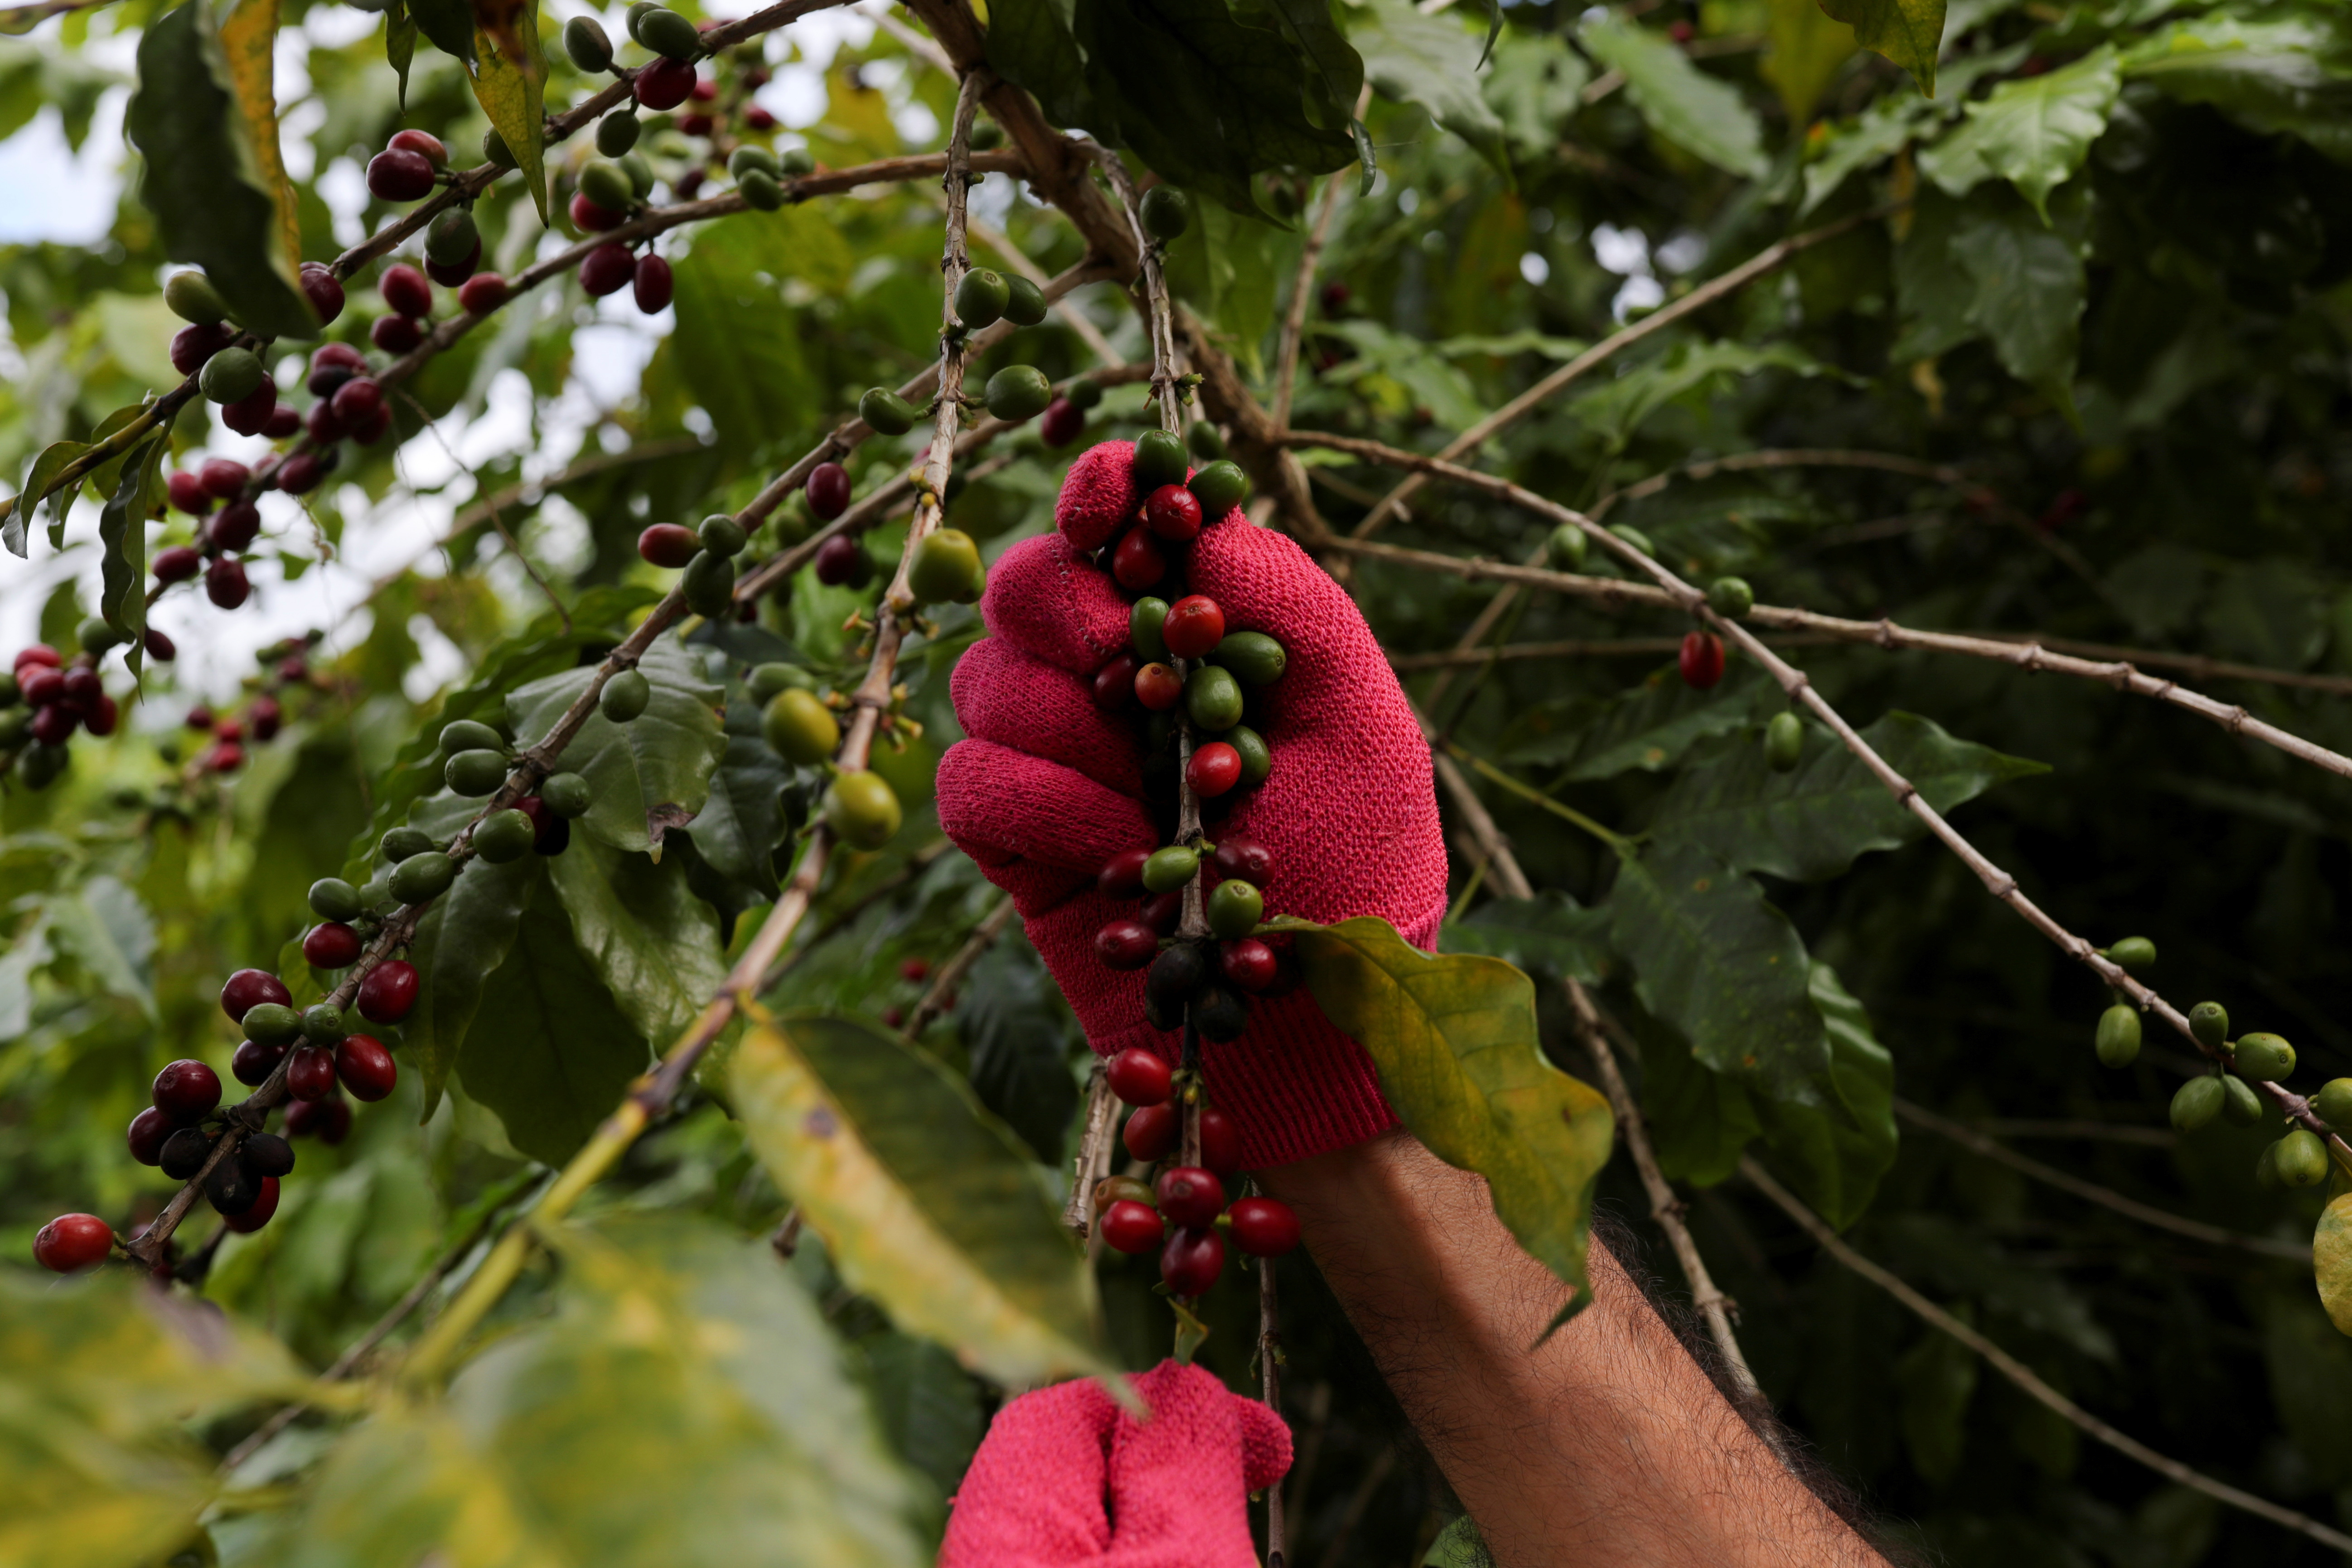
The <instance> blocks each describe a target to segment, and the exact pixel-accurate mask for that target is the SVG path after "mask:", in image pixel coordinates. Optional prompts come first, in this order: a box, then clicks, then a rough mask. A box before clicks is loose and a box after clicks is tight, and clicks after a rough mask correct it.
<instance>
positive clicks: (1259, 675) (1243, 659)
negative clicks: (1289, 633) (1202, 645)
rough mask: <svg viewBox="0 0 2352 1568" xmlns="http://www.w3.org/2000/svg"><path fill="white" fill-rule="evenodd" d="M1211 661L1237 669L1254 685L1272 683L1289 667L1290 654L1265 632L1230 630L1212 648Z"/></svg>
mask: <svg viewBox="0 0 2352 1568" xmlns="http://www.w3.org/2000/svg"><path fill="white" fill-rule="evenodd" d="M1209 662H1210V663H1211V664H1214V665H1219V666H1222V667H1223V668H1226V669H1230V670H1232V671H1233V672H1234V677H1235V678H1236V679H1240V680H1244V681H1246V682H1248V683H1249V684H1250V685H1252V686H1272V685H1273V684H1274V683H1275V682H1276V681H1277V680H1280V679H1282V672H1283V671H1284V670H1285V669H1286V668H1289V664H1290V656H1289V655H1288V654H1286V653H1285V652H1283V650H1282V645H1281V644H1280V643H1278V642H1276V641H1275V640H1274V639H1273V638H1272V637H1268V636H1266V635H1265V633H1264V632H1227V633H1226V634H1225V635H1224V636H1223V637H1222V638H1221V639H1219V641H1218V643H1217V646H1216V647H1213V648H1211V649H1210V650H1209Z"/></svg>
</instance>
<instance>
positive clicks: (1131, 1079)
mask: <svg viewBox="0 0 2352 1568" xmlns="http://www.w3.org/2000/svg"><path fill="white" fill-rule="evenodd" d="M1104 1074H1105V1077H1106V1078H1107V1079H1108V1082H1109V1084H1110V1088H1111V1092H1112V1093H1114V1094H1116V1095H1118V1097H1119V1099H1120V1100H1124V1101H1125V1102H1126V1103H1127V1104H1129V1105H1131V1106H1133V1107H1135V1110H1134V1112H1133V1114H1131V1115H1130V1116H1129V1117H1128V1119H1127V1126H1126V1127H1125V1129H1124V1130H1123V1131H1121V1133H1120V1139H1121V1142H1124V1143H1125V1144H1126V1145H1127V1152H1129V1154H1130V1155H1132V1156H1134V1157H1135V1158H1136V1159H1138V1160H1140V1161H1143V1162H1145V1163H1150V1164H1159V1165H1160V1171H1159V1173H1158V1176H1157V1178H1156V1179H1155V1180H1153V1181H1151V1182H1150V1183H1145V1182H1143V1181H1139V1180H1138V1179H1137V1178H1135V1177H1132V1176H1111V1177H1108V1178H1106V1179H1105V1180H1103V1181H1101V1182H1099V1183H1097V1184H1096V1186H1095V1190H1094V1194H1093V1202H1094V1213H1095V1223H1096V1224H1097V1226H1100V1227H1101V1231H1102V1238H1103V1240H1104V1242H1105V1243H1106V1244H1108V1246H1110V1247H1113V1248H1115V1249H1117V1250H1118V1251H1120V1252H1126V1253H1141V1252H1149V1251H1150V1250H1151V1249H1153V1248H1154V1247H1158V1248H1159V1249H1160V1278H1161V1279H1163V1280H1165V1281H1166V1282H1167V1285H1168V1289H1169V1291H1170V1293H1171V1294H1172V1295H1175V1296H1179V1297H1183V1298H1188V1299H1189V1298H1192V1297H1195V1296H1198V1295H1200V1294H1201V1293H1202V1292H1203V1291H1205V1290H1207V1289H1209V1287H1210V1286H1212V1285H1213V1284H1215V1283H1216V1280H1217V1276H1218V1274H1219V1273H1221V1272H1222V1271H1223V1268H1224V1263H1225V1238H1226V1237H1227V1236H1228V1235H1230V1236H1231V1237H1232V1238H1233V1243H1234V1246H1236V1247H1240V1248H1241V1249H1242V1251H1244V1252H1245V1253H1248V1254H1249V1255H1250V1256H1251V1257H1253V1258H1279V1257H1280V1256H1282V1255H1283V1254H1284V1253H1286V1252H1288V1251H1289V1250H1290V1249H1291V1248H1293V1247H1297V1245H1298V1216H1297V1215H1295V1214H1293V1213H1292V1212H1291V1211H1290V1208H1289V1205H1286V1204H1283V1203H1281V1202H1279V1201H1277V1200H1276V1199H1274V1198H1265V1197H1244V1198H1240V1199H1236V1200H1234V1202H1232V1203H1230V1204H1228V1203H1227V1202H1226V1198H1225V1178H1226V1177H1228V1176H1230V1175H1233V1174H1234V1173H1235V1172H1237V1171H1238V1170H1240V1168H1241V1139H1240V1135H1239V1134H1238V1133H1237V1132H1236V1131H1234V1124H1233V1121H1232V1119H1231V1118H1230V1117H1228V1116H1226V1115H1225V1114H1224V1113H1223V1111H1221V1110H1216V1109H1215V1108H1214V1107H1213V1106H1206V1105H1204V1106H1202V1107H1201V1110H1200V1130H1201V1133H1200V1136H1201V1163H1200V1164H1198V1165H1183V1164H1169V1163H1163V1162H1166V1161H1167V1160H1168V1159H1169V1157H1170V1156H1171V1155H1172V1154H1174V1153H1175V1152H1176V1149H1177V1145H1178V1144H1179V1143H1180V1142H1181V1140H1182V1136H1183V1122H1184V1103H1185V1101H1186V1100H1188V1099H1191V1098H1194V1097H1197V1096H1198V1095H1199V1093H1200V1092H1201V1091H1200V1088H1199V1086H1198V1085H1197V1084H1188V1085H1180V1084H1179V1083H1178V1082H1177V1079H1178V1076H1179V1075H1178V1074H1176V1073H1175V1072H1174V1071H1172V1070H1171V1068H1169V1065H1168V1063H1167V1061H1166V1060H1165V1059H1163V1058H1160V1057H1159V1056H1156V1055H1154V1054H1153V1053H1152V1052H1150V1051H1147V1050H1143V1049H1140V1048H1135V1047H1130V1048H1129V1049H1127V1050H1123V1051H1121V1052H1119V1053H1118V1055H1117V1056H1115V1057H1113V1058H1111V1059H1110V1061H1109V1062H1108V1064H1107V1065H1106V1067H1105V1069H1104Z"/></svg>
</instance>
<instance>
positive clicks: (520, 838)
mask: <svg viewBox="0 0 2352 1568" xmlns="http://www.w3.org/2000/svg"><path fill="white" fill-rule="evenodd" d="M546 798H547V797H546V796H545V795H541V796H540V799H541V800H542V801H544V800H545V799H546ZM538 837H539V829H538V828H536V827H534V826H531V821H530V815H529V814H528V813H525V812H521V811H518V810H516V809H515V808H514V807H512V806H509V807H507V809H506V810H504V811H494V812H492V813H490V815H489V816H486V817H484V818H482V820H481V822H480V823H479V824H478V826H476V827H475V829H474V853H475V854H477V855H479V856H480V857H481V858H483V859H485V860H487V861H488V862H489V863H490V864H491V865H493V866H503V865H505V864H507V862H509V861H510V860H520V859H521V858H523V857H524V856H526V855H528V854H530V847H531V844H532V843H533V841H534V840H536V839H537V838H538Z"/></svg>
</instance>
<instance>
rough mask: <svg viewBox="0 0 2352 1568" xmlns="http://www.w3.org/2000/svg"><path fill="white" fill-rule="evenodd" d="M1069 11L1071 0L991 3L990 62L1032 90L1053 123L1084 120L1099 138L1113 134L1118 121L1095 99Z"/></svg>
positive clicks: (1005, 0)
mask: <svg viewBox="0 0 2352 1568" xmlns="http://www.w3.org/2000/svg"><path fill="white" fill-rule="evenodd" d="M1071 14H1072V6H1071V5H1069V4H1068V3H1067V0H999V3H998V4H996V5H991V6H990V7H989V8H988V63H989V65H990V66H991V67H992V68H994V69H995V71H996V73H997V74H998V75H999V76H1001V77H1003V78H1004V79H1005V80H1007V81H1010V82H1013V83H1015V84H1016V85H1018V86H1021V87H1024V88H1026V89H1028V90H1029V91H1030V92H1031V93H1033V94H1034V95H1035V97H1036V100H1037V105H1038V107H1039V108H1041V109H1043V110H1045V117H1046V118H1047V119H1049V120H1051V121H1053V122H1054V123H1055V124H1056V125H1065V126H1070V125H1075V126H1083V127H1084V128H1086V129H1087V130H1088V131H1091V132H1094V133H1095V134H1096V136H1097V138H1098V139H1100V138H1105V137H1107V136H1115V135H1116V125H1117V122H1116V121H1114V120H1113V119H1112V118H1111V116H1110V115H1109V114H1108V113H1107V112H1106V111H1105V110H1104V109H1103V107H1102V106H1101V105H1100V104H1099V103H1097V101H1096V100H1095V96H1094V92H1093V87H1094V81H1093V79H1092V78H1091V77H1090V76H1089V75H1088V73H1087V61H1086V57H1085V56H1084V55H1083V54H1081V53H1080V52H1079V51H1078V41H1077V39H1076V37H1073V36H1072V34H1071V31H1070V20H1071ZM1109 144H1110V145H1112V146H1117V145H1118V142H1117V141H1116V140H1112V141H1111V142H1110V143H1109Z"/></svg>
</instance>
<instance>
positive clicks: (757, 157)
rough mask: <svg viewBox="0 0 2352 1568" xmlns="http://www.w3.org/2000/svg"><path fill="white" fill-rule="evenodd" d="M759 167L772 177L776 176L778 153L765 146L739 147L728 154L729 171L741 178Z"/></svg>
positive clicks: (735, 176)
mask: <svg viewBox="0 0 2352 1568" xmlns="http://www.w3.org/2000/svg"><path fill="white" fill-rule="evenodd" d="M753 169H757V170H759V171H760V173H761V174H765V175H767V176H768V178H770V179H774V178H775V177H776V172H777V171H776V155H775V154H774V153H771V152H769V151H768V150H767V149H766V148H765V147H738V148H736V149H735V151H734V152H732V153H729V154H728V155H727V173H728V174H730V175H732V176H733V177H734V178H736V179H739V180H740V179H741V178H742V177H743V176H744V175H745V174H748V173H750V172H751V170H753Z"/></svg>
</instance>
